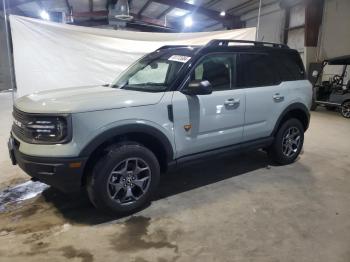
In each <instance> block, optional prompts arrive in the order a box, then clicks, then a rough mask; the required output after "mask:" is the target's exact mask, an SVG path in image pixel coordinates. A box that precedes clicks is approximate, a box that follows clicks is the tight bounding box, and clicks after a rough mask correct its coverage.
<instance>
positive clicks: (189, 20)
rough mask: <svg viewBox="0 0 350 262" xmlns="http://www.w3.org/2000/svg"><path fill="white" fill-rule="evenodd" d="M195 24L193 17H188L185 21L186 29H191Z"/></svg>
mask: <svg viewBox="0 0 350 262" xmlns="http://www.w3.org/2000/svg"><path fill="white" fill-rule="evenodd" d="M192 24H193V21H192V17H191V16H186V18H185V20H184V26H185V27H191V26H192Z"/></svg>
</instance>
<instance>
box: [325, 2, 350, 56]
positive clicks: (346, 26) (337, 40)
mask: <svg viewBox="0 0 350 262" xmlns="http://www.w3.org/2000/svg"><path fill="white" fill-rule="evenodd" d="M341 55H350V0H326V2H325V8H324V13H323V21H322V29H321V43H320V50H319V60H322V59H325V58H332V57H336V56H341Z"/></svg>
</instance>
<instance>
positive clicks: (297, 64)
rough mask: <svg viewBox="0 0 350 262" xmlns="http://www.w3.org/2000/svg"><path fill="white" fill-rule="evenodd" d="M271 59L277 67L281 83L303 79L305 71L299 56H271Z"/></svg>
mask: <svg viewBox="0 0 350 262" xmlns="http://www.w3.org/2000/svg"><path fill="white" fill-rule="evenodd" d="M272 58H273V60H274V62H275V63H276V64H277V65H278V71H279V75H280V78H281V81H295V80H302V79H305V70H304V65H303V62H302V61H301V59H300V56H299V54H273V55H272Z"/></svg>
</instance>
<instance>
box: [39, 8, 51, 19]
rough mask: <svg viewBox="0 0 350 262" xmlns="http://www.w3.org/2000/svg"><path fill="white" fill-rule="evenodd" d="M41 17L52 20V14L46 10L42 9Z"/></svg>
mask: <svg viewBox="0 0 350 262" xmlns="http://www.w3.org/2000/svg"><path fill="white" fill-rule="evenodd" d="M40 17H41V18H42V19H44V20H50V15H49V13H48V12H46V11H45V10H42V11H41V12H40Z"/></svg>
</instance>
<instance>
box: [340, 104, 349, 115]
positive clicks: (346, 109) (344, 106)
mask: <svg viewBox="0 0 350 262" xmlns="http://www.w3.org/2000/svg"><path fill="white" fill-rule="evenodd" d="M340 113H341V115H342V116H343V117H345V118H350V100H348V101H345V102H344V103H343V104H342V105H341V109H340Z"/></svg>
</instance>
